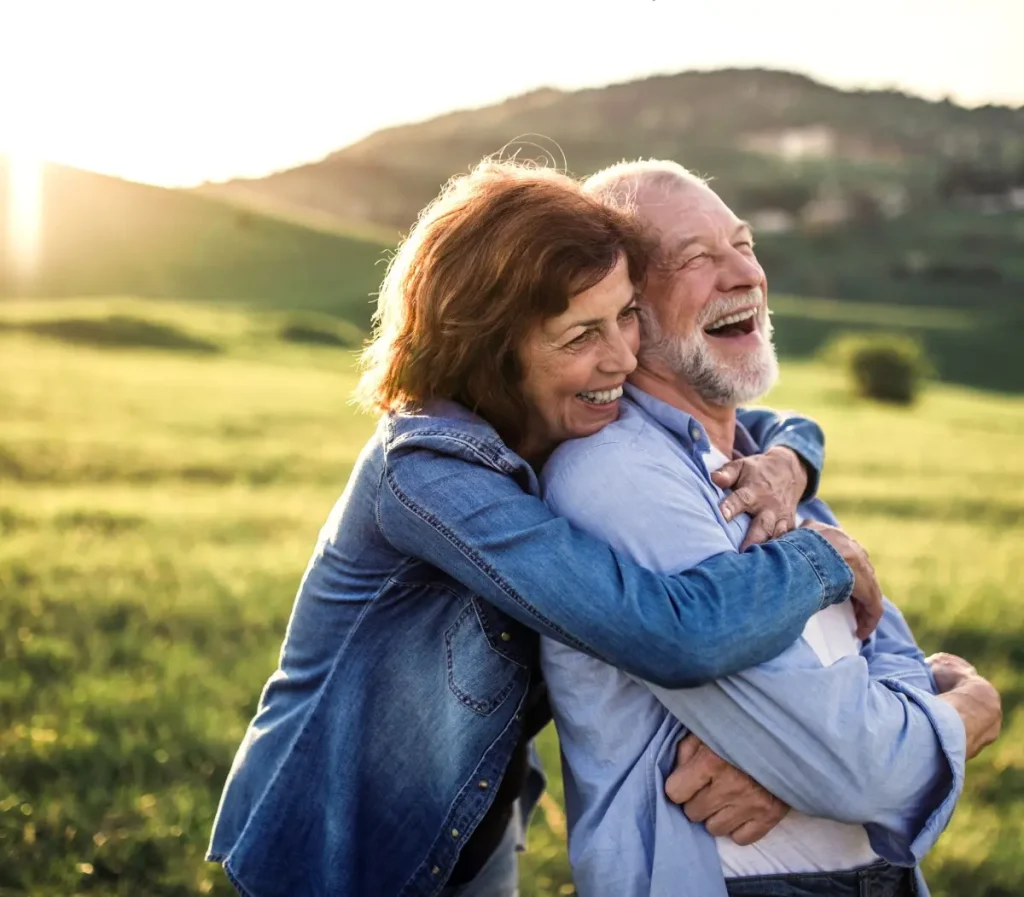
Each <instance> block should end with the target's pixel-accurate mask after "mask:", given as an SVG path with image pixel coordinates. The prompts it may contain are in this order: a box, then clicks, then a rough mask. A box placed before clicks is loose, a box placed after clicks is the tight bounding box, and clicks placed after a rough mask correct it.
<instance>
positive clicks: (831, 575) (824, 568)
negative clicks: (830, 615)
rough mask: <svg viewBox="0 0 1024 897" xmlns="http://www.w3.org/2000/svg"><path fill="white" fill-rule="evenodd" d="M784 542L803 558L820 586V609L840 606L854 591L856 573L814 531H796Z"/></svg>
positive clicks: (784, 539) (787, 535) (785, 538)
mask: <svg viewBox="0 0 1024 897" xmlns="http://www.w3.org/2000/svg"><path fill="white" fill-rule="evenodd" d="M782 540H783V541H785V542H788V543H789V544H790V545H792V546H793V547H794V548H795V549H796V550H797V551H799V552H800V554H801V555H803V557H804V559H805V560H806V561H807V563H808V564H810V565H811V569H813V570H814V572H815V574H816V575H817V577H818V581H819V582H820V583H821V604H820V606H819V608H818V609H819V610H823V609H824V608H826V607H831V606H832V605H833V604H841V603H842V602H843V601H845V600H846V599H847V598H849V597H850V594H851V593H852V592H853V571H852V570H851V569H850V568H849V566H848V565H847V563H846V561H844V560H843V558H842V556H841V555H840V554H839V552H838V551H836V550H835V549H834V548H833V547H832V546H831V545H829V543H828V540H827V539H826V538H825V537H824V536H822V535H821V534H820V533H816V532H814V530H811V529H805V528H797V529H795V530H792V531H791V532H788V533H786V535H784V536H783V537H782Z"/></svg>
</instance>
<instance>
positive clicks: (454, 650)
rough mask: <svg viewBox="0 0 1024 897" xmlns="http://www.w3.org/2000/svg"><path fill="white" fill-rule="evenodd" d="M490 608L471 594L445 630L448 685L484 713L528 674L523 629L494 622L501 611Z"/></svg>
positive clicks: (491, 711) (459, 696) (458, 695)
mask: <svg viewBox="0 0 1024 897" xmlns="http://www.w3.org/2000/svg"><path fill="white" fill-rule="evenodd" d="M490 610H493V609H491V608H490V607H489V606H488V605H486V603H485V602H483V601H481V600H480V599H478V598H475V597H474V598H472V599H471V600H470V601H468V602H467V603H466V606H465V607H464V608H463V609H462V611H461V612H460V613H459V615H458V617H456V618H455V621H454V622H453V623H452V625H451V626H449V627H448V630H447V631H446V632H445V634H444V643H445V659H446V661H447V664H448V687H449V688H450V689H451V691H452V694H454V695H455V697H457V698H458V699H459V700H460V701H461V702H462V703H463V704H465V705H466V706H467V707H469V708H470V710H473V711H474V712H476V713H479V714H481V715H483V716H489V715H490V714H491V713H493V712H494V711H495V710H497V709H498V707H500V706H501V704H502V703H503V702H504V701H505V699H506V698H508V696H509V695H510V694H512V692H513V691H514V690H515V688H516V684H517V683H521V684H522V685H523V686H525V683H526V681H527V677H528V674H529V657H528V654H527V652H526V651H525V649H524V648H523V646H522V641H523V640H522V633H520V632H515V633H513V631H512V627H513V626H515V624H514V623H513V624H512V625H510V626H505V627H504V628H502V627H501V626H500V625H495V624H496V623H498V622H499V620H498V618H499V617H500V615H498V614H496V613H488V611H490ZM509 622H510V623H511V621H509ZM516 629H518V627H516Z"/></svg>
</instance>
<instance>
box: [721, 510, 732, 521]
mask: <svg viewBox="0 0 1024 897" xmlns="http://www.w3.org/2000/svg"><path fill="white" fill-rule="evenodd" d="M722 516H723V517H724V518H725V519H726V520H732V511H730V510H729V509H728V508H724V509H723V510H722Z"/></svg>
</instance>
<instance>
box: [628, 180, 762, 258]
mask: <svg viewBox="0 0 1024 897" xmlns="http://www.w3.org/2000/svg"><path fill="white" fill-rule="evenodd" d="M637 214H638V215H639V216H640V218H641V220H642V221H643V222H644V223H645V224H646V225H647V226H648V227H650V228H651V229H652V230H653V231H654V232H655V233H656V234H657V236H658V239H659V242H660V244H661V249H662V251H663V252H671V251H673V250H674V249H675V248H676V246H678V245H679V244H681V243H683V242H687V241H691V240H694V239H715V238H716V237H719V236H721V235H731V234H732V233H733V232H735V230H736V229H737V228H738V227H740V226H742V224H743V222H742V221H741V220H740V219H739V218H738V217H737V216H736V214H735V213H734V212H733V211H732V209H730V208H729V207H728V206H727V205H726V204H725V203H724V202H723V201H722V199H721V197H720V196H719V195H718V194H717V193H715V191H714V190H712V189H711V188H710V187H708V186H706V185H705V184H700V183H696V182H686V181H680V182H676V183H671V184H664V185H656V186H653V187H652V188H650V189H648V190H643V191H640V192H639V193H638V195H637Z"/></svg>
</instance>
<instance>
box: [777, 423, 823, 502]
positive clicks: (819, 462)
mask: <svg viewBox="0 0 1024 897" xmlns="http://www.w3.org/2000/svg"><path fill="white" fill-rule="evenodd" d="M777 445H783V446H785V447H786V448H788V449H792V450H793V451H794V452H796V453H797V456H798V457H799V458H800V461H801V462H802V463H803V466H804V471H806V473H807V488H806V489H804V494H803V495H802V496H801V497H800V501H802V502H803V501H808V500H809V499H812V498H814V497H815V496H816V495H817V494H818V485H819V484H820V482H821V470H822V468H823V467H824V466H825V447H824V446H823V445H822V444H821V443H820V442H815V441H814V440H813V439H808V438H806V437H805V436H804V435H803V434H802V433H800V431H799V430H795V429H792V428H787V429H785V430H783V431H782V432H781V433H779V434H778V435H777V436H775V437H773V438H772V439H771V440H770V441H769V447H772V448H774V447H775V446H777Z"/></svg>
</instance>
